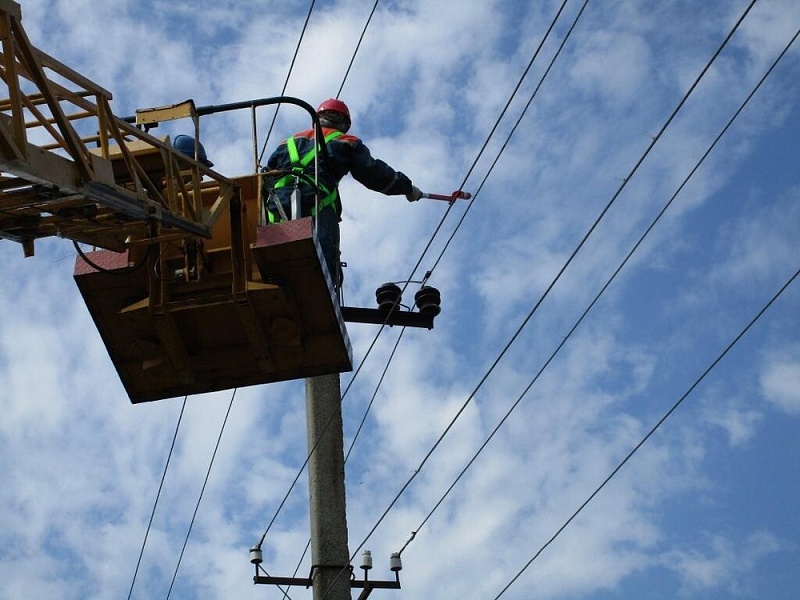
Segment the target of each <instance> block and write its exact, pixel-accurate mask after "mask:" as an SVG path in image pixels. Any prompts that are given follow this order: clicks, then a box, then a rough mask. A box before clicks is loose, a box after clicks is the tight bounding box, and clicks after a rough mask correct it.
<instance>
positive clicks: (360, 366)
mask: <svg viewBox="0 0 800 600" xmlns="http://www.w3.org/2000/svg"><path fill="white" fill-rule="evenodd" d="M568 1H569V0H563V2H562V4H561V6H560V7H559V9H558V11H557V12H556V15H555V16H554V18H553V20H552V21H551V23H550V26H549V27H548V29H547V31H546V32H545V35H544V36H543V38H542V40H541V41H540V43H539V44H538V46H537V47H536V50H535V51H534V54H533V57H532V58H531V60H530V61H529V62H528V65H527V67H526V68H525V70H524V72H523V74H522V76H521V77H520V79H519V81H518V82H517V84H516V86H515V87H514V90H513V91H512V93H511V96H510V98H509V100H508V102H507V103H506V105H505V107H504V108H503V110H502V111H501V113H500V115H499V116H498V118H497V120H496V121H495V124H494V126H493V127H492V129H491V131H490V132H489V134H488V136H487V138H486V140H485V141H484V143H483V145H482V146H481V149H480V151H479V152H478V155H477V156H476V157H475V160H474V161H473V163H472V165H471V166H470V168H469V170H468V172H467V174H466V176H465V177H464V179H463V182H462V186H461V187H462V188H463V187H464V185H466V182H467V180H468V179H469V177H470V175H471V174H472V171H473V170H474V169H475V168H476V166H477V164H478V161H479V160H480V158H481V156H482V155H483V153H484V151H485V150H486V148H487V147H488V145H489V142H490V141H491V138H492V137H493V136H494V133H495V132H496V131H497V128H498V127H499V125H500V123H501V121H502V119H503V117H504V116H505V114H506V112H507V111H508V109H509V107H510V105H511V103H512V101H513V99H514V98H515V97H516V94H517V92H518V91H519V89H520V87H521V86H522V83H523V81H524V79H525V77H526V76H527V74H528V72H529V71H530V69H531V68H532V66H533V63H534V62H535V60H536V58H537V57H538V56H539V54H540V52H541V50H542V47H543V46H544V44H545V42H546V41H547V39H548V38H549V36H550V34H551V33H552V31H553V29H554V28H555V25H556V23H557V21H558V19H559V18H560V16H561V13H562V12H563V10H564V8H565V6H566V4H567V2H568ZM370 18H371V15H370ZM452 207H453V203H451V204H450V205H449V206H448V208H447V210H446V211H445V214H444V215H443V216H442V218H441V220H440V221H439V224H438V225H437V227H436V228H435V230H434V231H433V233H432V234H431V236H430V238H429V240H428V242H427V244H426V246H425V248H424V249H423V251H422V253H421V255H420V257H419V260H417V263H416V264H415V265H414V268H413V269H412V271H411V275H410V276H409V277H408V278H407V280H406V281H405V283H404V285H403V286H402V289H401V294H402V293H405V290H406V289H407V287H408V285H409V284H410V282H411V281H412V280H413V277H414V273H416V271H417V269H418V268H419V266H420V265H421V264H422V261H423V259H424V257H425V255H426V254H427V253H428V250H429V249H430V247H431V246H432V244H433V242H434V240H435V238H436V236H437V235H438V234H439V231H440V230H441V228H442V226H443V225H444V222H445V220H446V219H447V217H448V215H449V213H450V210H451V209H452ZM430 275H431V272H428V273H426V275H425V278H424V280H427V279H428V278H429V277H430ZM387 318H388V317H387ZM385 326H386V322H384V323H383V324H382V325H381V327H380V329H379V330H378V332H377V333H376V335H375V336H374V338H373V339H372V342H371V343H370V346H369V347H368V348H367V351H366V352H365V354H364V358H363V359H362V360H361V362H360V363H359V366H358V367H357V369H356V371H355V372H354V373H353V376H352V377H351V378H350V381H349V383H348V385H347V387H346V389H345V391H344V392H343V394H342V400H344V398H345V397H346V396H347V393H348V392H349V390H350V388H351V387H352V385H353V383H354V382H355V380H356V379H357V378H358V376H359V374H360V372H361V369H362V368H363V367H364V364H365V363H366V361H367V359H368V358H369V356H370V354H371V353H372V350H373V349H374V347H375V345H376V344H377V341H378V339H379V338H380V336H381V334H382V333H383V330H384V327H385ZM387 368H388V365H387ZM329 424H330V420H329V422H328V423H327V424H326V426H325V427H324V428H323V430H322V433H321V434H320V436H322V435H324V433H325V432H326V431H327V428H328V425H329ZM316 447H317V443H315V444H314V446H313V447H312V448H311V450H310V451H309V453H308V455H307V456H306V459H305V461H304V462H303V464H302V465H301V467H300V469H299V471H298V473H297V475H296V477H295V478H294V480H293V481H292V483H291V484H290V486H289V490H288V491H287V493H286V495H285V496H284V497H283V499H282V500H281V502H280V504H279V506H278V508H277V510H276V512H275V514H274V515H273V517H272V519H271V520H270V522H269V524H268V525H267V528H266V530H265V531H264V534H263V535H262V536H261V539H260V541H259V543H258V547H259V548H260V547H261V546H262V544H263V543H264V540H265V539H266V536H267V535H268V534H269V531H270V529H271V528H272V525H273V524H274V523H275V520H276V519H277V517H278V515H279V514H280V512H281V511H282V510H283V507H284V505H285V504H286V501H287V500H288V498H289V495H291V493H292V491H293V490H294V486H295V485H296V484H297V481H298V480H299V479H300V476H301V475H302V473H303V471H304V470H305V468H306V465H307V464H308V462H309V461H310V459H311V455H312V454H313V452H314V451H315V450H316Z"/></svg>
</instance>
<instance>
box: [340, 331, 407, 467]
mask: <svg viewBox="0 0 800 600" xmlns="http://www.w3.org/2000/svg"><path fill="white" fill-rule="evenodd" d="M405 332H406V328H405V327H403V328H402V329H401V330H400V335H398V336H397V340H395V343H394V347H393V348H392V352H391V353H390V354H389V359H388V360H387V361H386V366H385V367H384V368H383V372H382V373H381V376H380V379H378V383H377V384H376V385H375V391H374V392H373V394H372V398H370V400H369V404H368V405H367V409H366V410H365V411H364V416H363V417H362V418H361V422H360V423H359V424H358V428H357V429H356V433H355V435H354V436H353V440H352V441H351V442H350V447H349V448H348V449H347V454H345V456H344V464H345V465H346V464H347V460H348V459H349V458H350V454H351V453H352V452H353V447H354V446H355V445H356V441H357V440H358V436H359V435H360V434H361V430H362V429H363V427H364V423H365V422H366V420H367V417H368V416H369V412H370V410H372V405H373V403H374V402H375V397H376V396H377V395H378V390H380V389H381V385H382V384H383V379H384V377H386V372H387V371H388V370H389V365H391V364H392V359H393V358H394V354H395V352H397V347H398V346H399V345H400V340H402V339H403V334H404V333H405Z"/></svg>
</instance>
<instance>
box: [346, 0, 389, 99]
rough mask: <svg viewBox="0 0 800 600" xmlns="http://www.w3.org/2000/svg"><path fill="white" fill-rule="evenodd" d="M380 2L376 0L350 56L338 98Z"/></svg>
mask: <svg viewBox="0 0 800 600" xmlns="http://www.w3.org/2000/svg"><path fill="white" fill-rule="evenodd" d="M378 2H380V0H375V4H373V5H372V10H371V11H370V13H369V17H367V22H366V23H365V24H364V29H362V30H361V36H360V37H359V38H358V43H357V44H356V49H355V51H354V52H353V56H352V57H351V58H350V64H349V65H347V71H345V74H344V78H343V79H342V85H340V86H339V91H338V92H336V98H338V97H339V96H340V95H341V94H342V90H343V89H344V84H345V82H346V81H347V76H348V75H350V69H351V68H352V67H353V63H354V62H355V61H356V55H357V54H358V51H359V50H360V49H361V42H362V41H364V34H366V33H367V28H368V27H369V24H370V22H371V21H372V15H374V14H375V9H376V8H378Z"/></svg>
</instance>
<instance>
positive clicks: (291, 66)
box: [258, 0, 317, 164]
mask: <svg viewBox="0 0 800 600" xmlns="http://www.w3.org/2000/svg"><path fill="white" fill-rule="evenodd" d="M316 1H317V0H311V6H309V8H308V14H306V20H305V22H304V23H303V29H302V30H301V31H300V39H298V40H297V46H296V47H295V49H294V55H293V56H292V62H291V63H289V72H288V73H286V79H285V80H284V82H283V88H281V93H280V95H281V96H283V95H284V94H285V93H286V88H287V87H288V85H289V78H290V77H291V76H292V70H293V69H294V63H295V61H296V60H297V55H298V53H299V52H300V45H301V44H302V43H303V38H304V37H305V34H306V29H307V28H308V22H309V21H310V20H311V13H312V12H313V11H314V4H315V3H316ZM280 109H281V105H280V104H277V105H276V106H275V112H274V113H273V114H272V122H271V123H270V124H269V130H268V131H267V137H266V139H265V140H264V145H263V146H262V147H261V154H259V155H258V164H261V160H262V159H263V158H264V152H266V151H267V145H268V144H269V138H270V136H271V135H272V129H273V128H274V127H275V120H276V119H277V118H278V111H279V110H280Z"/></svg>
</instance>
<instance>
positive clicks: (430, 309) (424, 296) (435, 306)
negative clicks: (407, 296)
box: [414, 285, 442, 317]
mask: <svg viewBox="0 0 800 600" xmlns="http://www.w3.org/2000/svg"><path fill="white" fill-rule="evenodd" d="M414 303H415V304H416V305H417V308H418V309H419V312H420V313H421V314H423V315H430V316H432V317H435V316H436V315H438V314H439V313H440V312H441V311H442V307H441V304H442V295H441V294H440V293H439V290H437V289H436V288H435V287H431V286H428V285H426V286H423V287H421V288H419V290H418V291H417V293H416V294H414Z"/></svg>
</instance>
